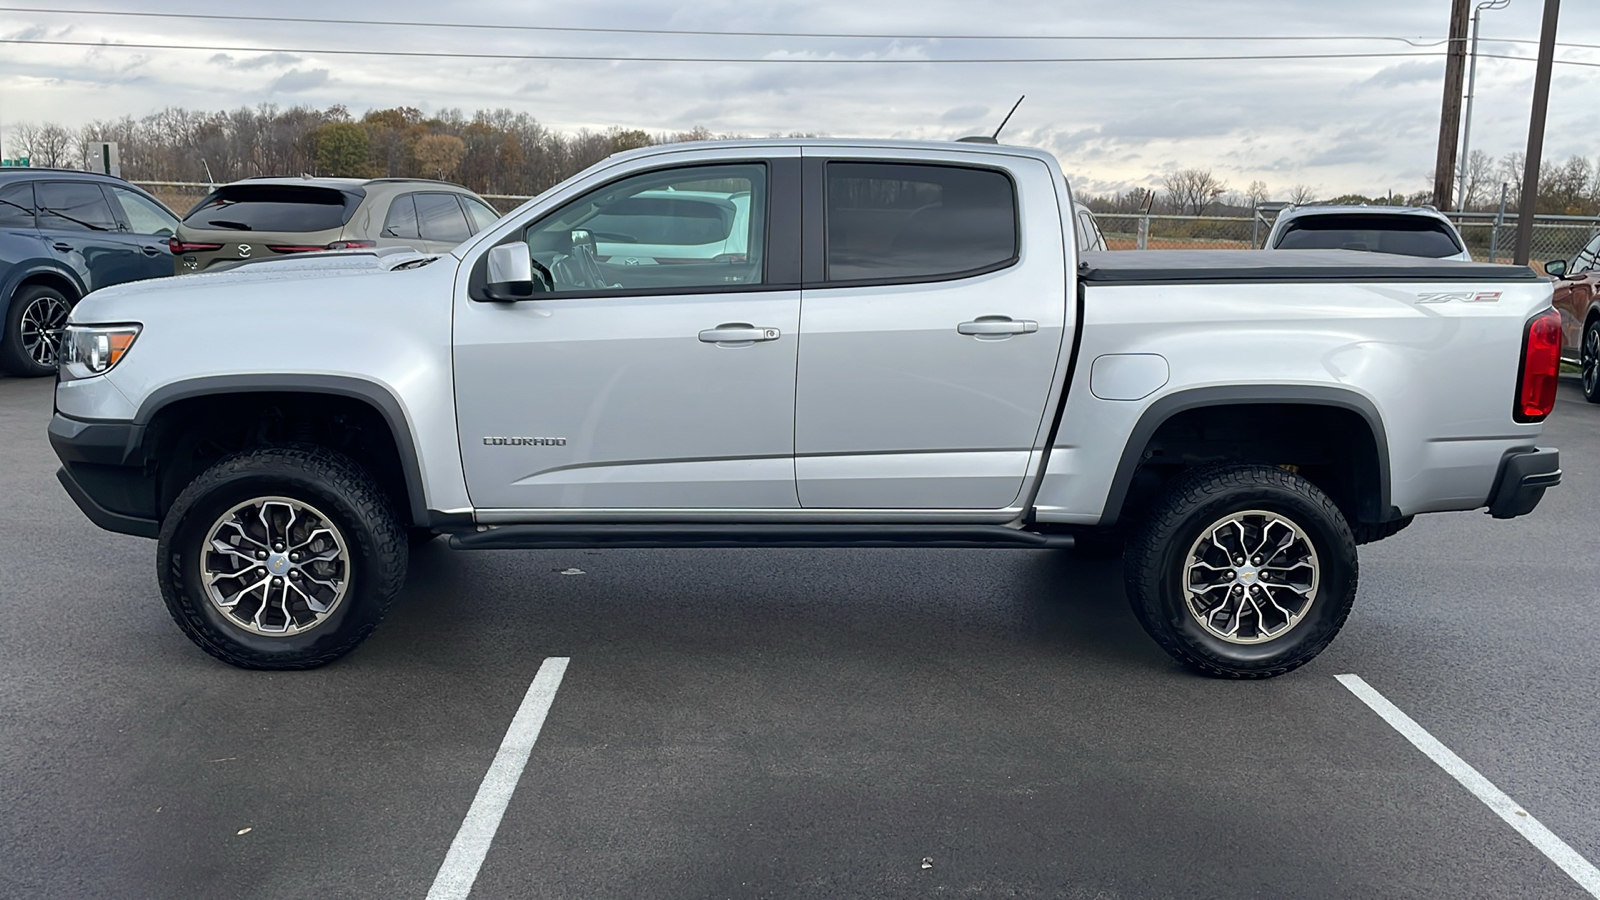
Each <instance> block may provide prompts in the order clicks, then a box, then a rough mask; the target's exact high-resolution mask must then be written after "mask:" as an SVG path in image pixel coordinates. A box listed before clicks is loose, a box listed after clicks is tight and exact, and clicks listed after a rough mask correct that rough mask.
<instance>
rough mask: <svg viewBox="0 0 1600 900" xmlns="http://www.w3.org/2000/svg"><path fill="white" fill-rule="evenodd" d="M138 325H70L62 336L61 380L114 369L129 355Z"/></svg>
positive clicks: (136, 335)
mask: <svg viewBox="0 0 1600 900" xmlns="http://www.w3.org/2000/svg"><path fill="white" fill-rule="evenodd" d="M139 328H140V326H138V325H68V326H67V330H66V333H65V334H63V335H62V337H61V380H62V381H72V380H73V379H75V378H92V377H94V376H95V375H104V374H105V373H107V372H109V371H111V367H112V366H114V365H116V364H117V363H119V362H121V361H122V358H123V357H124V356H127V355H128V348H130V347H132V346H133V339H134V338H136V337H138V336H139Z"/></svg>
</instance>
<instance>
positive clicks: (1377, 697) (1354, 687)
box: [1334, 675, 1600, 900]
mask: <svg viewBox="0 0 1600 900" xmlns="http://www.w3.org/2000/svg"><path fill="white" fill-rule="evenodd" d="M1334 677H1335V678H1337V679H1338V680H1339V683H1340V684H1342V685H1344V686H1345V687H1347V688H1349V689H1350V693H1352V694H1355V695H1356V696H1357V697H1359V698H1361V702H1362V703H1365V704H1366V705H1368V706H1370V707H1372V711H1373V712H1375V713H1377V714H1378V715H1380V716H1382V717H1383V720H1384V721H1385V722H1388V723H1389V724H1390V725H1391V726H1393V728H1394V730H1395V731H1398V732H1400V733H1401V734H1402V735H1404V736H1405V739H1406V740H1408V741H1410V742H1411V743H1412V744H1413V745H1414V746H1415V747H1416V748H1417V749H1418V750H1421V751H1422V752H1423V753H1424V754H1425V755H1426V756H1427V757H1428V758H1429V759H1431V760H1433V761H1434V762H1435V763H1436V764H1438V766H1439V768H1441V769H1443V770H1445V771H1446V772H1449V773H1450V776H1451V777H1452V778H1454V779H1455V780H1457V781H1459V782H1461V785H1462V786H1463V787H1465V788H1466V789H1467V790H1469V791H1471V792H1472V795H1473V796H1474V797H1477V798H1478V799H1479V800H1482V801H1483V804H1484V805H1485V806H1487V807H1489V808H1490V809H1492V810H1494V812H1495V815H1497V816H1499V817H1500V818H1502V819H1504V820H1506V824H1508V825H1510V826H1511V827H1512V828H1515V829H1516V830H1517V832H1518V833H1519V834H1521V835H1522V836H1523V837H1525V838H1527V839H1528V843H1530V844H1532V845H1533V846H1535V847H1537V848H1538V849H1539V852H1540V853H1543V854H1544V855H1545V856H1548V857H1550V861H1551V862H1553V863H1555V864H1556V865H1558V866H1560V867H1561V871H1563V872H1566V873H1567V874H1568V875H1570V876H1572V880H1573V881H1576V882H1577V883H1578V886H1579V887H1581V888H1583V889H1584V890H1586V891H1588V892H1589V894H1590V896H1593V897H1595V898H1597V900H1600V869H1596V868H1595V867H1594V865H1593V864H1592V863H1590V862H1589V861H1588V860H1586V859H1584V858H1583V857H1582V856H1579V855H1578V851H1576V850H1574V849H1572V848H1571V847H1570V846H1568V845H1567V842H1566V841H1563V840H1562V839H1561V838H1558V837H1556V836H1555V833H1554V832H1552V831H1551V830H1550V829H1548V828H1546V827H1544V825H1542V824H1540V822H1539V820H1538V819H1535V818H1534V817H1533V816H1532V815H1530V814H1529V813H1528V812H1527V811H1526V810H1524V809H1523V808H1522V807H1520V806H1518V805H1517V803H1516V801H1514V800H1512V799H1511V798H1510V797H1507V796H1506V795H1505V792H1504V791H1501V790H1500V789H1499V788H1497V787H1495V786H1494V785H1493V784H1491V783H1490V782H1489V779H1487V778H1485V777H1483V775H1481V774H1479V772H1478V770H1477V769H1474V768H1473V767H1471V766H1469V765H1467V764H1466V762H1465V761H1464V760H1462V758H1461V757H1459V756H1457V755H1455V754H1454V753H1453V752H1451V750H1450V748H1449V747H1446V746H1445V745H1443V744H1441V743H1439V741H1438V739H1437V738H1435V737H1434V736H1433V735H1431V734H1429V733H1428V732H1427V729H1425V728H1423V727H1422V726H1421V725H1418V724H1417V723H1416V721H1415V720H1413V719H1412V718H1411V717H1410V716H1408V715H1406V714H1405V713H1403V712H1401V711H1400V708H1399V707H1397V706H1395V705H1394V704H1393V703H1390V702H1389V701H1388V699H1386V698H1385V697H1384V696H1383V695H1382V694H1380V693H1378V691H1377V690H1376V689H1375V688H1373V686H1372V685H1370V684H1367V683H1366V682H1365V681H1363V680H1362V678H1361V676H1360V675H1335V676H1334Z"/></svg>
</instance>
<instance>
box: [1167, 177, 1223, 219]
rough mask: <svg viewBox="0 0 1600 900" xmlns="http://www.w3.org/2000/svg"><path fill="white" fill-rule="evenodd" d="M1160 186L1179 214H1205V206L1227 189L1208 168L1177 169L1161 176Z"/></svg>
mask: <svg viewBox="0 0 1600 900" xmlns="http://www.w3.org/2000/svg"><path fill="white" fill-rule="evenodd" d="M1161 186H1162V187H1163V188H1165V189H1166V191H1167V197H1168V199H1169V200H1170V201H1171V202H1172V206H1173V208H1174V209H1175V210H1177V212H1178V214H1179V215H1185V214H1187V215H1194V216H1201V215H1205V211H1206V207H1208V206H1210V205H1211V203H1212V201H1214V200H1216V198H1217V197H1218V196H1219V195H1221V194H1222V193H1223V192H1224V191H1226V190H1227V189H1228V185H1227V184H1226V183H1224V182H1223V181H1222V180H1221V179H1220V178H1217V177H1216V176H1214V175H1212V174H1211V170H1210V169H1178V170H1175V171H1172V172H1168V173H1166V174H1165V175H1162V176H1161Z"/></svg>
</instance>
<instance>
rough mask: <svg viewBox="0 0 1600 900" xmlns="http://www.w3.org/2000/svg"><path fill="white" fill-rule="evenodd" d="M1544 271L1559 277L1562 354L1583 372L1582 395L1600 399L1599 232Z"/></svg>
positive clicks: (1557, 304)
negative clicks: (1575, 250)
mask: <svg viewBox="0 0 1600 900" xmlns="http://www.w3.org/2000/svg"><path fill="white" fill-rule="evenodd" d="M1544 271H1545V274H1546V275H1549V276H1550V277H1552V278H1554V279H1555V280H1556V284H1555V298H1554V302H1555V307H1556V310H1557V311H1559V312H1560V313H1561V358H1562V359H1563V360H1565V361H1566V362H1569V363H1572V364H1574V365H1576V366H1578V367H1579V369H1580V370H1581V371H1582V372H1583V396H1584V397H1586V398H1587V399H1588V400H1589V402H1590V403H1600V235H1595V236H1594V238H1592V239H1591V240H1590V241H1589V243H1587V244H1585V245H1584V247H1583V249H1582V250H1579V251H1578V253H1577V255H1576V256H1574V257H1572V259H1570V260H1567V259H1552V260H1550V261H1549V262H1547V263H1545V264H1544Z"/></svg>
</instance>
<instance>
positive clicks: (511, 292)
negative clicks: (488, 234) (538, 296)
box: [484, 241, 535, 302]
mask: <svg viewBox="0 0 1600 900" xmlns="http://www.w3.org/2000/svg"><path fill="white" fill-rule="evenodd" d="M485 282H486V283H485V285H484V294H485V295H486V296H487V298H488V299H490V300H498V301H501V302H515V301H517V300H527V299H528V298H530V297H532V296H533V295H534V293H535V289H534V281H533V257H532V255H530V254H529V253H528V245H527V244H526V243H524V242H522V241H515V242H513V243H510V244H500V245H498V246H495V247H490V248H489V271H488V276H487V277H486V278H485Z"/></svg>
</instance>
